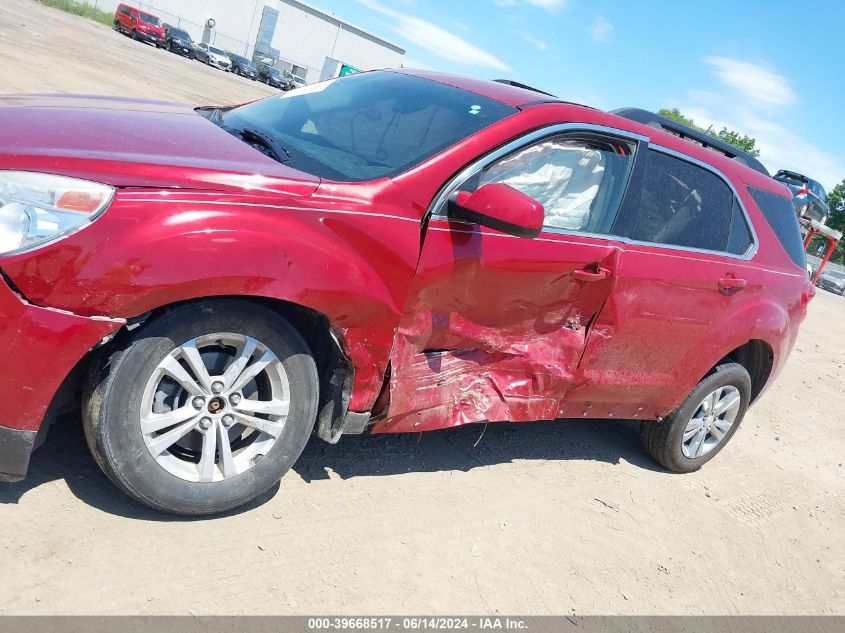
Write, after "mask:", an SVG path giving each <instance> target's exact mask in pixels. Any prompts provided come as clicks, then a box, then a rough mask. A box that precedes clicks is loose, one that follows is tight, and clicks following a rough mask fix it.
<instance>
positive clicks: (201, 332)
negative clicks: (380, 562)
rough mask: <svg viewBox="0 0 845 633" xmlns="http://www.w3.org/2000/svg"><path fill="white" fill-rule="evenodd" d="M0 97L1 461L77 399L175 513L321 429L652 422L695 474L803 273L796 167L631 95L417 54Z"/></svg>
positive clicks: (786, 327)
mask: <svg viewBox="0 0 845 633" xmlns="http://www.w3.org/2000/svg"><path fill="white" fill-rule="evenodd" d="M0 105H2V107H0V166H2V170H0V269H2V275H3V281H2V282H0V284H2V285H0V346H2V349H3V350H4V351H5V354H6V358H7V359H8V360H9V362H8V363H7V364H6V365H4V366H3V367H2V368H1V369H0V400H2V402H4V403H6V406H5V407H4V409H3V417H2V427H0V472H2V473H4V475H3V476H4V477H5V478H6V479H7V480H14V479H20V478H21V477H23V476H24V474H25V472H26V470H27V464H28V461H29V457H30V452H31V451H32V449H33V447H34V446H36V445H37V444H39V443H40V442H41V441H42V440H43V438H44V435H45V434H46V432H47V429H48V426H49V424H50V422H51V421H52V420H53V419H54V418H55V416H56V414H57V413H60V412H62V411H65V410H68V409H70V408H72V407H73V406H74V403H79V402H80V401H81V404H82V416H83V421H84V429H85V433H86V436H87V439H88V443H89V445H90V447H91V450H92V451H93V453H94V456H95V457H96V459H97V462H98V463H99V464H100V466H101V467H102V469H103V470H104V471H105V472H106V474H107V475H108V476H109V477H110V478H111V479H112V481H113V482H114V483H115V484H116V485H117V486H118V487H119V488H120V489H121V490H123V491H124V492H126V493H128V494H129V495H131V496H132V497H134V498H135V499H137V500H139V501H141V502H143V503H146V504H148V505H150V506H152V507H154V508H158V509H161V510H165V511H170V512H177V513H185V514H202V513H210V512H217V511H221V510H224V509H227V508H232V507H235V506H237V505H239V504H242V503H244V502H245V501H247V500H249V499H251V498H253V497H255V496H256V495H258V494H259V493H261V492H262V491H265V490H267V489H268V488H269V487H271V486H272V485H274V484H275V483H276V482H278V480H279V479H280V478H281V477H282V475H283V474H284V473H285V472H286V471H287V470H288V469H289V468H290V467H291V465H292V464H293V463H294V461H295V460H296V459H297V457H298V456H299V455H300V453H301V451H302V450H303V447H304V446H305V444H306V442H307V441H308V439H309V438H310V437H311V435H312V434H315V435H317V436H318V437H319V438H321V439H323V440H325V441H327V442H336V441H338V439H339V438H340V437H341V435H343V434H345V433H361V432H364V431H371V432H374V433H395V432H417V431H429V430H433V429H442V428H446V427H452V426H457V425H461V424H468V423H472V422H485V421H499V420H511V421H531V420H550V419H556V418H610V419H617V418H622V419H637V420H642V421H643V424H642V443H643V446H644V447H645V449H646V450H647V451H648V452H649V453H651V454H652V455H653V456H654V457H655V458H656V459H657V461H658V462H660V463H661V464H662V465H663V466H665V467H666V468H667V469H669V470H673V471H679V472H688V471H692V470H695V469H697V468H699V467H700V466H701V465H702V464H703V463H705V462H706V461H708V460H709V459H711V458H712V457H713V456H714V455H715V454H716V453H717V452H718V451H719V450H720V449H722V448H723V447H724V446H725V444H726V443H727V441H728V440H729V439H730V438H731V437H732V436H733V435H734V433H735V432H736V430H737V427H738V426H739V424H740V422H741V420H742V418H743V415H744V414H745V412H746V410H747V408H748V406H749V405H750V404H751V403H752V402H754V400H755V399H757V398H758V397H759V396H760V394H761V393H762V392H763V390H764V389H765V388H766V387H767V386H768V385H769V384H771V382H772V381H773V380H774V379H775V376H776V375H777V374H778V372H779V371H780V370H781V368H782V367H783V365H784V363H785V362H786V358H787V356H788V354H789V352H790V350H791V348H792V346H793V343H794V342H795V338H796V336H797V333H798V326H799V324H800V323H801V321H802V320H803V318H804V316H805V314H806V308H807V304H808V301H809V299H810V297H811V296H812V294H813V288H812V286H811V285H810V282H809V280H808V278H807V274H806V272H805V269H804V251H803V248H802V244H801V238H800V235H799V231H798V224H797V220H796V218H795V214H794V212H793V210H792V202H791V198H790V194H789V191H788V190H787V189H786V188H785V187H784V186H783V185H781V184H779V183H777V182H775V181H774V180H773V179H772V178H770V177H769V175H768V174H767V173H766V171H765V169H764V168H763V167H762V165H760V164H759V163H757V162H756V161H755V160H754V159H752V158H750V157H748V156H746V155H743V154H741V153H738V152H737V151H736V150H734V149H732V148H730V147H729V146H727V145H721V144H719V143H718V142H717V141H713V140H712V139H708V138H707V137H703V136H701V135H698V136H696V134H697V133H696V132H695V131H693V130H687V129H685V128H679V127H678V126H677V125H675V124H673V123H672V122H669V121H666V120H662V119H659V118H658V117H656V116H655V115H652V114H649V113H645V112H643V111H640V110H625V111H619V112H617V113H616V114H612V113H606V112H601V111H598V110H594V109H591V108H588V107H584V106H579V105H574V104H570V103H565V102H562V101H560V100H558V99H556V98H554V97H550V96H547V95H545V94H541V93H539V92H535V91H532V90H530V89H527V88H524V87H519V86H515V85H508V84H506V83H496V82H487V81H478V80H472V79H463V78H457V77H454V76H448V75H439V74H435V73H423V72H413V71H408V70H398V71H380V72H372V73H363V74H359V75H354V76H350V77H344V78H340V79H336V80H332V81H329V82H324V83H321V84H317V85H314V86H310V87H309V88H308V90H305V89H303V90H296V91H293V92H288V93H284V94H282V95H277V96H274V97H270V98H267V99H265V100H262V101H257V102H254V103H249V104H246V105H242V106H237V107H227V108H197V109H192V108H189V107H186V106H180V105H176V104H171V103H159V102H154V101H144V100H136V99H122V98H113V97H112V98H95V97H83V96H78V95H74V96H45V95H32V96H7V97H4V98H3V99H2V102H0ZM139 127H141V128H143V129H144V130H147V131H152V130H155V132H156V133H155V134H151V133H150V134H129V135H127V134H126V130H127V129H136V128H139ZM92 129H96V130H97V134H96V135H92V134H90V133H88V132H87V130H92ZM682 137H687V138H691V139H693V140H695V141H696V142H690V141H689V140H685V139H684V138H682ZM162 138H166V139H168V142H167V143H161V139H162Z"/></svg>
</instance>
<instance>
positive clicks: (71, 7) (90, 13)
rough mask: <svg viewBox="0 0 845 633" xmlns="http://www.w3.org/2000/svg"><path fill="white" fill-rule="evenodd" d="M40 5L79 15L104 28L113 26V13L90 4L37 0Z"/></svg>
mask: <svg viewBox="0 0 845 633" xmlns="http://www.w3.org/2000/svg"><path fill="white" fill-rule="evenodd" d="M38 1H39V2H40V3H41V4H43V5H46V6H48V7H53V8H54V9H59V10H61V11H66V12H67V13H72V14H73V15H79V16H82V17H83V18H88V19H89V20H94V22H99V23H100V24H105V25H106V26H114V13H109V12H108V11H103V10H102V9H97V8H95V7H93V6H91V5H90V4H85V3H84V2H77V1H76V0H38Z"/></svg>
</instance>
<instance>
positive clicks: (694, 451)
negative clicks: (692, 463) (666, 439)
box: [681, 385, 741, 459]
mask: <svg viewBox="0 0 845 633" xmlns="http://www.w3.org/2000/svg"><path fill="white" fill-rule="evenodd" d="M740 402H741V396H740V393H739V389H737V388H736V387H734V386H732V385H727V386H725V387H719V388H718V389H716V390H715V391H712V392H711V393H709V394H708V395H707V396H706V397H705V398H704V399H703V400H702V401H701V403H700V404H699V405H698V407H697V408H696V410H695V413H694V414H693V416H692V418H691V419H690V421H689V422H688V423H687V426H686V428H685V429H684V436H683V439H682V440H681V442H682V444H681V450H682V452H683V454H684V457H687V458H689V459H695V458H697V457H701V456H702V455H706V454H707V453H709V452H710V451H712V450H713V449H714V448H716V446H717V445H718V444H719V443H720V442H721V441H722V440H723V439H724V438H725V437H726V436H727V435H728V433H729V432H730V430H731V427H732V426H733V423H734V421H735V420H736V417H737V414H738V413H739V409H740V407H739V405H740Z"/></svg>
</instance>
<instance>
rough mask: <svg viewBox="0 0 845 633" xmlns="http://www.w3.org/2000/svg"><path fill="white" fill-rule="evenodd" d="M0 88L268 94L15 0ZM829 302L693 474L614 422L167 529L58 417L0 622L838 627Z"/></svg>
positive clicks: (360, 468) (396, 442)
mask: <svg viewBox="0 0 845 633" xmlns="http://www.w3.org/2000/svg"><path fill="white" fill-rule="evenodd" d="M0 51H2V57H3V64H0V86H1V87H2V88H0V91H2V92H21V91H38V92H83V93H101V94H118V95H144V96H149V97H158V98H164V99H172V100H182V101H188V102H192V103H209V102H215V103H232V102H240V101H248V100H250V99H254V98H257V97H261V96H263V95H266V94H271V92H272V91H270V90H269V89H267V88H266V87H265V86H262V85H259V84H257V83H254V82H250V81H248V80H246V79H241V78H238V77H233V76H231V75H226V74H224V73H221V72H219V71H216V70H213V69H211V68H208V67H205V66H202V65H201V64H199V63H198V62H194V61H189V60H186V59H182V58H179V57H177V56H175V55H171V54H168V53H166V52H165V51H159V50H155V49H153V48H152V47H150V46H148V45H144V44H139V43H137V42H133V41H131V40H130V39H129V38H126V37H123V36H120V35H118V34H116V33H115V32H113V31H110V30H109V29H107V28H104V27H102V26H100V25H97V24H94V23H91V22H87V21H84V20H81V19H79V18H76V17H73V16H69V15H65V14H63V13H59V12H57V11H53V10H51V9H46V8H44V7H42V6H40V5H38V4H35V3H33V2H31V1H29V0H5V1H4V2H3V3H2V4H0ZM843 315H845V299H843V298H842V297H838V296H834V295H831V294H829V293H826V292H824V291H819V294H818V296H817V297H816V299H815V300H814V301H813V303H812V304H811V307H810V314H809V317H808V319H807V322H806V323H805V324H804V327H803V330H802V334H801V337H800V339H799V341H798V345H797V348H796V350H795V352H794V353H793V355H792V358H791V361H790V363H789V365H788V366H787V368H786V370H785V372H784V373H783V375H782V376H781V377H780V379H779V381H778V382H777V383H776V384H775V385H774V386H773V387H772V388H771V389H770V390H769V391H768V393H767V394H766V395H765V397H764V398H763V399H762V401H761V402H760V403H759V404H758V405H757V406H755V407H754V409H752V410H751V412H750V413H749V415H748V416H747V417H746V420H745V422H744V423H743V427H742V428H741V429H740V431H739V433H738V434H737V436H736V438H735V439H734V440H733V442H732V443H731V446H730V447H728V448H727V449H726V450H725V451H724V452H723V453H722V454H721V455H720V456H719V457H718V458H717V459H716V460H714V461H713V462H712V463H710V464H708V465H707V466H706V467H705V468H704V469H703V470H702V471H700V472H698V473H695V474H692V475H672V474H669V473H666V472H664V471H662V470H660V469H659V468H658V467H656V466H655V465H654V463H653V462H652V461H650V460H649V458H647V457H646V456H645V455H644V454H643V453H642V452H641V450H640V448H639V446H638V443H637V425H636V424H635V423H631V422H620V421H614V422H592V423H589V422H584V421H566V420H564V421H559V422H556V423H535V424H526V425H515V424H498V425H490V426H489V427H488V428H487V430H486V432H485V433H484V435H483V437H481V431H482V428H483V427H481V426H474V427H467V428H461V429H455V430H451V431H445V432H435V433H429V434H423V435H407V436H393V437H391V436H361V437H350V438H345V439H344V440H343V441H341V443H340V444H338V445H336V446H329V445H326V444H323V443H318V442H314V443H312V444H311V445H310V446H309V447H308V449H306V452H305V455H303V457H302V458H301V459H300V460H299V463H298V464H297V465H296V467H295V468H294V470H293V471H292V472H290V473H289V474H288V475H287V476H286V477H285V479H284V480H283V481H282V484H281V487H280V488H278V489H276V490H273V491H271V492H270V493H269V494H267V495H265V496H264V497H263V498H262V499H259V500H258V501H257V502H256V503H255V504H253V506H252V507H251V508H249V509H248V510H245V511H242V512H239V513H236V514H231V515H228V516H223V517H218V518H213V519H207V520H191V521H186V520H182V519H176V518H172V517H167V516H162V515H160V514H156V513H154V512H152V511H148V510H146V509H144V508H142V507H140V506H138V505H136V504H134V503H132V502H131V501H129V500H128V499H126V498H125V497H123V495H122V494H120V493H119V492H118V491H117V490H116V489H115V488H114V487H113V486H112V485H111V484H110V483H109V482H108V481H107V480H106V479H105V477H104V476H103V475H101V474H100V472H99V470H98V469H97V467H96V465H95V464H94V462H93V460H92V458H91V457H90V456H89V454H88V452H87V449H86V446H85V442H84V440H83V438H82V434H81V430H80V428H79V421H78V420H77V419H74V418H72V417H71V418H69V419H66V420H64V421H63V423H62V424H59V425H57V426H56V427H54V428H53V430H52V431H51V433H50V437H49V438H48V440H47V444H46V445H45V446H44V447H42V448H41V449H40V450H39V451H38V452H36V454H35V455H34V457H33V460H32V465H31V468H30V475H29V478H28V479H27V480H25V481H24V482H21V483H18V484H4V485H0V534H2V535H3V538H2V539H0V569H2V570H3V575H4V578H5V579H6V580H5V582H3V583H0V613H6V614H11V613H18V614H55V613H72V614H81V613H91V614H112V613H132V614H148V613H153V614H164V613H167V614H188V613H192V614H310V613H343V614H352V613H356V614H373V613H394V614H395V613H440V614H443V613H464V614H486V613H519V614H566V613H577V614H590V613H615V614H623V613H624V614H761V613H766V614H804V613H813V614H833V613H837V614H843V613H845V538H843V537H842V529H843V525H845V494H843V493H844V492H845V468H843V455H845V389H843V380H842V374H843V368H844V367H845V319H843Z"/></svg>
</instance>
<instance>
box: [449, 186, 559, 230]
mask: <svg viewBox="0 0 845 633" xmlns="http://www.w3.org/2000/svg"><path fill="white" fill-rule="evenodd" d="M544 216H545V210H544V209H543V205H542V204H540V203H539V202H537V201H536V200H534V198H531V197H530V196H527V195H525V194H524V193H522V192H521V191H518V190H517V189H514V188H513V187H511V186H510V185H506V184H503V183H490V184H488V185H484V186H483V187H480V188H479V189H478V190H476V191H475V192H473V193H469V192H467V191H458V192H457V193H456V194H455V195H454V196H453V197H452V199H450V200H449V217H450V218H454V219H455V220H461V221H464V222H472V223H473V224H480V225H482V226H487V227H489V228H491V229H495V230H497V231H501V232H502V233H507V234H509V235H515V236H517V237H537V236H538V235H539V234H540V231H542V230H543V219H544Z"/></svg>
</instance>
